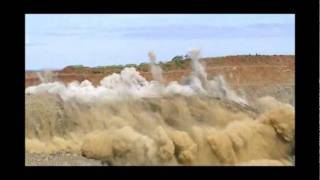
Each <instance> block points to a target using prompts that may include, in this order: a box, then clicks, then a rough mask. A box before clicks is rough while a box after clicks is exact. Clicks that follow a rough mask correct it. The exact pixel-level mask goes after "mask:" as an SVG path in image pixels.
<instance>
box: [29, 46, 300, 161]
mask: <svg viewBox="0 0 320 180" xmlns="http://www.w3.org/2000/svg"><path fill="white" fill-rule="evenodd" d="M148 55H149V58H150V61H151V64H150V65H151V72H152V75H153V78H154V80H152V81H147V80H146V79H145V78H143V77H142V76H141V75H140V74H139V72H137V71H136V70H135V69H134V68H125V69H123V70H122V71H121V72H120V73H119V74H112V75H109V76H107V77H105V78H104V79H102V80H101V82H100V85H98V86H93V85H92V84H91V82H90V81H87V80H85V81H82V82H72V83H70V84H68V85H64V84H63V83H60V82H58V81H54V82H43V83H41V84H40V85H37V86H31V87H28V88H26V92H25V93H26V95H25V98H26V101H25V103H26V104H25V111H26V119H25V122H26V124H25V126H26V127H25V128H26V134H25V137H26V139H25V141H26V151H27V152H29V153H41V154H54V153H58V152H70V153H75V154H80V155H82V156H85V157H87V158H92V159H97V160H101V161H102V162H103V163H105V164H107V165H218V166H221V165H222V166H224V165H236V166H243V165H244V166H248V165H249V166H254V165H272V166H277V165H280V166H283V165H294V161H293V160H292V159H293V157H294V143H295V133H294V132H295V131H294V129H295V111H294V107H292V106H291V105H289V104H284V103H281V102H279V101H277V100H276V99H274V98H273V97H264V98H260V99H257V100H256V101H255V102H250V103H249V102H247V101H246V100H245V99H244V98H241V97H239V96H238V95H237V94H236V93H235V92H234V91H233V90H231V89H230V88H229V87H228V85H227V83H226V82H225V81H224V79H223V77H222V76H218V77H215V78H214V79H213V80H208V79H207V74H206V72H205V67H204V66H202V65H201V64H200V63H199V56H200V51H198V50H191V51H190V52H189V56H190V57H191V58H192V73H191V74H190V76H189V77H188V80H187V81H186V82H185V83H183V84H180V83H178V82H176V81H172V82H169V83H164V82H165V81H164V79H163V77H162V70H161V67H160V66H159V65H157V64H156V58H155V54H154V53H153V52H150V53H149V54H148Z"/></svg>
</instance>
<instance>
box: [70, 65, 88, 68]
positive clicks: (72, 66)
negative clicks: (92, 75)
mask: <svg viewBox="0 0 320 180" xmlns="http://www.w3.org/2000/svg"><path fill="white" fill-rule="evenodd" d="M68 67H70V68H84V66H83V65H71V66H68Z"/></svg>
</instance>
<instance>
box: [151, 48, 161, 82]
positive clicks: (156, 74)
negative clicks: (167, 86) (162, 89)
mask: <svg viewBox="0 0 320 180" xmlns="http://www.w3.org/2000/svg"><path fill="white" fill-rule="evenodd" d="M148 56H149V59H150V67H151V73H152V77H153V79H154V80H156V81H158V82H163V77H162V69H161V67H160V66H159V65H157V64H156V54H155V53H154V52H153V51H150V52H149V53H148Z"/></svg>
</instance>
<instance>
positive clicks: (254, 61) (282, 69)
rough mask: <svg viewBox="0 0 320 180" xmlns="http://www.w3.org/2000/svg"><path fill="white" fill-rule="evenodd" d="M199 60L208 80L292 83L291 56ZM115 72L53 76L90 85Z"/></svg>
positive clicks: (34, 80)
mask: <svg viewBox="0 0 320 180" xmlns="http://www.w3.org/2000/svg"><path fill="white" fill-rule="evenodd" d="M201 63H203V64H204V65H205V68H206V72H207V74H208V78H209V79H210V78H211V77H213V76H216V75H223V76H224V78H225V79H226V81H227V82H228V83H229V84H230V85H231V86H233V87H246V86H251V87H260V86H271V85H281V86H294V79H295V73H294V71H295V59H294V56H228V57H222V58H204V59H202V60H201ZM100 69H101V68H100ZM117 72H119V69H114V70H112V69H111V70H108V71H103V73H97V68H80V69H73V68H65V69H63V70H61V71H57V72H56V74H57V75H56V77H55V78H56V79H57V80H59V81H61V82H63V83H69V82H72V81H75V80H77V81H83V80H86V79H87V80H89V81H91V82H92V83H93V84H94V85H98V84H99V82H100V80H101V79H103V78H104V77H105V76H107V75H110V74H112V73H117ZM190 72H191V69H190V67H187V68H186V69H170V70H167V71H164V72H163V77H164V79H165V81H166V82H170V81H179V80H180V79H181V78H182V77H183V76H188V75H189V74H190ZM140 74H141V75H142V76H143V77H145V78H146V79H147V80H152V75H151V73H150V72H142V71H140ZM39 83H40V80H39V78H38V77H37V75H36V73H33V72H31V73H29V72H27V73H26V80H25V86H26V87H28V86H32V85H36V84H39Z"/></svg>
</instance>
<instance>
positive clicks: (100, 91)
mask: <svg viewBox="0 0 320 180" xmlns="http://www.w3.org/2000/svg"><path fill="white" fill-rule="evenodd" d="M188 54H189V56H190V57H191V60H192V61H191V62H192V63H191V68H192V74H191V75H190V76H189V77H188V82H187V83H185V84H179V83H178V82H176V81H172V82H169V83H168V84H167V85H164V84H163V81H164V79H163V76H162V69H161V67H160V66H159V65H157V64H156V56H155V53H154V52H149V53H148V55H149V58H150V61H151V63H150V66H151V73H152V76H153V78H154V80H155V81H147V80H146V79H145V78H144V77H142V76H141V75H140V73H139V72H138V71H136V69H135V68H134V67H129V68H124V69H123V70H122V71H121V72H120V73H119V74H116V73H114V74H112V75H109V76H106V77H105V78H103V79H102V80H101V81H100V84H99V85H98V86H94V85H92V83H91V82H90V81H88V80H84V81H82V82H77V81H74V82H71V83H69V84H68V85H64V84H63V83H61V82H47V81H45V80H44V82H43V83H41V84H39V85H36V86H30V87H28V88H26V90H25V92H26V94H37V93H52V94H57V95H59V96H60V97H61V98H62V99H63V100H65V101H67V100H70V99H72V100H77V101H79V102H85V103H94V102H105V101H113V100H122V99H128V98H133V99H136V98H148V97H162V96H172V95H182V96H191V95H196V94H198V95H209V96H213V97H219V98H222V99H229V100H232V101H234V102H237V103H239V104H242V105H246V104H247V102H246V101H245V100H244V99H243V98H240V97H238V95H237V94H236V93H235V92H234V91H232V90H231V89H230V88H229V87H228V85H227V83H226V82H225V80H224V79H223V77H222V76H217V77H215V78H214V79H213V80H208V79H207V73H206V71H205V68H204V67H203V66H202V65H201V63H200V62H199V57H200V51H199V50H196V49H193V50H191V51H190V52H189V53H188ZM40 77H41V78H42V76H40ZM42 79H43V78H42Z"/></svg>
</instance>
